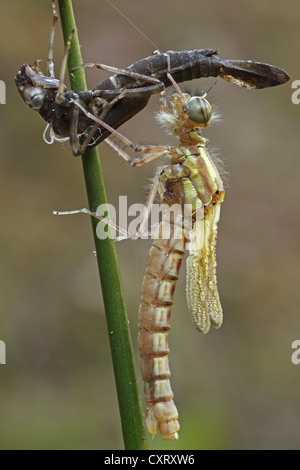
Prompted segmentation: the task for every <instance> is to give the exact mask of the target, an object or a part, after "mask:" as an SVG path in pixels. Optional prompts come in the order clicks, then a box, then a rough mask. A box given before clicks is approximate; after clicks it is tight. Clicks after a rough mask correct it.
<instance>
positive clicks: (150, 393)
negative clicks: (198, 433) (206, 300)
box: [138, 220, 185, 440]
mask: <svg viewBox="0 0 300 470" xmlns="http://www.w3.org/2000/svg"><path fill="white" fill-rule="evenodd" d="M163 227H164V220H162V222H161V224H160V226H159V231H158V237H157V238H156V239H155V240H154V242H153V245H152V247H151V249H150V252H149V255H148V262H147V269H146V274H145V277H144V280H143V284H142V295H141V303H140V308H139V315H138V325H139V335H138V346H139V352H140V357H141V372H142V377H143V381H144V397H145V401H146V404H147V411H146V423H147V427H148V430H149V432H150V433H151V434H156V426H157V425H158V427H159V431H160V433H161V435H162V437H163V438H164V439H168V440H172V439H177V438H178V435H177V431H178V430H179V428H180V426H179V422H178V412H177V409H176V406H175V404H174V401H173V392H172V389H171V385H170V370H169V359H168V355H169V352H170V350H169V345H168V331H169V329H170V317H171V306H172V304H173V295H174V291H175V285H176V281H177V279H178V273H179V269H180V266H181V262H182V258H183V255H184V253H185V240H184V238H183V237H181V239H175V238H174V232H175V231H176V229H178V228H179V230H180V231H181V234H182V227H181V226H180V227H175V226H174V224H173V225H172V224H171V229H170V231H171V236H170V238H169V239H163V238H161V235H162V231H163Z"/></svg>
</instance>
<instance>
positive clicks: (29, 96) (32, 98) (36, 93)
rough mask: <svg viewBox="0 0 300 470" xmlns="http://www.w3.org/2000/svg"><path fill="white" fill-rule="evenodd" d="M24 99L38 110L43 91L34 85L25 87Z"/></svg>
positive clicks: (41, 102)
mask: <svg viewBox="0 0 300 470" xmlns="http://www.w3.org/2000/svg"><path fill="white" fill-rule="evenodd" d="M23 93H24V100H25V101H26V103H27V104H28V105H29V106H30V107H31V108H32V109H34V110H36V111H39V110H40V109H41V107H42V106H43V102H44V93H43V91H42V90H41V89H39V88H36V87H25V89H24V92H23Z"/></svg>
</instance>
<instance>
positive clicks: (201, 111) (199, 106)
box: [187, 96, 212, 127]
mask: <svg viewBox="0 0 300 470" xmlns="http://www.w3.org/2000/svg"><path fill="white" fill-rule="evenodd" d="M187 112H188V115H189V121H191V124H193V123H194V125H196V127H207V126H208V125H209V123H210V119H211V115H212V109H211V105H210V103H209V102H208V101H207V100H206V99H205V98H204V96H193V97H192V98H191V99H190V100H189V101H188V102H187Z"/></svg>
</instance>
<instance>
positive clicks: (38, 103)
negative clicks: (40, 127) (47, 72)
mask: <svg viewBox="0 0 300 470" xmlns="http://www.w3.org/2000/svg"><path fill="white" fill-rule="evenodd" d="M15 81H16V85H17V88H18V90H19V93H20V95H21V96H22V98H23V100H24V101H25V103H26V104H28V106H30V108H32V109H34V110H36V111H40V110H41V109H42V106H43V104H44V99H45V95H46V93H45V91H46V89H47V90H49V89H55V90H57V89H58V86H59V80H56V79H55V78H52V77H46V76H44V75H41V74H39V73H37V72H35V71H34V69H33V68H32V67H31V66H30V65H28V64H23V65H22V67H21V69H20V70H19V72H18V73H17V75H16V78H15Z"/></svg>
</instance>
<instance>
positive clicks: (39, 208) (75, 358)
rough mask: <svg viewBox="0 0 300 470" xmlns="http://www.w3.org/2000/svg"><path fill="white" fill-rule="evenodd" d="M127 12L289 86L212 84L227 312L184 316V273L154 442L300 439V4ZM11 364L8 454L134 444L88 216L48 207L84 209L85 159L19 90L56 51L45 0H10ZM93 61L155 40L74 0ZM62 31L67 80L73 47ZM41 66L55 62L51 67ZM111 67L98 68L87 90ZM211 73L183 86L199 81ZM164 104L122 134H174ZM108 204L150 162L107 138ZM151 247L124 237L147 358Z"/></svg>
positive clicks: (4, 237)
mask: <svg viewBox="0 0 300 470" xmlns="http://www.w3.org/2000/svg"><path fill="white" fill-rule="evenodd" d="M115 4H116V5H117V6H118V7H120V8H121V9H122V11H123V12H124V13H125V14H126V15H128V17H129V18H130V19H131V20H132V21H133V22H135V23H136V24H137V25H138V26H139V28H140V29H142V30H143V31H144V32H145V33H146V34H147V35H148V36H149V37H150V38H152V39H153V40H154V42H155V43H156V44H157V45H158V46H159V47H160V49H161V50H163V51H166V50H169V49H173V50H185V49H196V48H206V47H207V48H219V54H220V56H221V57H222V58H224V59H252V60H257V61H261V62H267V63H270V64H274V65H277V66H280V67H282V68H284V69H285V70H286V71H287V72H289V74H290V75H291V81H290V82H289V83H288V84H286V85H284V86H281V87H277V88H273V89H266V90H261V91H248V90H245V89H240V88H238V87H235V86H233V85H231V84H229V83H226V82H224V81H223V80H221V79H219V80H218V84H217V85H216V86H215V87H214V89H213V90H212V92H211V94H210V101H211V102H215V103H217V104H218V106H219V109H220V111H221V112H222V115H223V121H222V123H221V124H218V125H215V126H212V128H211V129H208V130H207V132H206V134H205V135H206V136H208V137H209V138H210V143H211V145H212V146H215V147H217V148H218V149H220V155H221V156H222V160H223V161H224V164H225V170H226V172H228V173H229V175H228V177H227V178H226V180H227V188H226V189H227V193H226V200H225V203H224V204H223V207H222V216H221V222H220V227H219V240H218V249H217V252H218V253H217V256H218V282H219V290H220V294H221V299H222V304H223V309H224V315H225V322H224V326H223V327H222V328H221V329H220V330H218V331H211V332H210V333H209V335H207V336H206V337H203V336H201V335H199V333H197V332H196V331H195V330H194V329H193V327H192V324H191V322H190V319H189V316H188V311H187V306H186V301H185V273H184V270H185V267H184V266H183V267H182V273H181V280H180V282H179V285H178V287H177V290H176V295H175V305H174V309H173V317H172V329H171V333H170V345H171V356H170V361H171V370H172V385H173V390H174V391H175V401H176V404H177V405H178V408H179V411H180V418H181V426H182V430H181V432H180V439H179V441H178V442H175V443H174V442H172V443H167V442H163V441H162V440H161V439H160V438H159V437H158V438H156V439H154V440H151V442H150V445H151V447H152V448H153V449H158V448H165V449H267V448H269V449H299V448H300V442H299V441H300V437H299V433H300V400H299V387H300V365H299V366H296V365H293V364H292V362H291V354H292V349H291V343H292V342H293V341H294V340H295V339H300V316H299V300H300V299H299V291H300V289H299V281H300V279H299V277H300V276H299V202H298V200H299V195H298V186H299V179H300V174H299V173H300V171H299V170H300V166H299V116H300V106H296V105H293V104H292V102H291V94H292V90H291V83H292V81H293V80H296V79H300V67H299V46H300V44H299V24H298V22H299V14H300V4H299V1H298V0H290V1H289V2H288V5H287V4H286V3H285V2H282V1H280V0H272V1H270V0H269V1H265V2H261V1H252V2H246V1H240V0H239V1H238V0H227V1H222V0H215V1H205V2H204V1H202V0H190V1H189V2H182V1H179V0H172V1H171V0H164V1H163V2H161V1H159V2H158V1H152V2H148V1H146V0H130V1H127V2H121V1H120V0H115ZM0 6H1V15H0V48H1V49H0V64H1V65H0V70H1V73H0V79H1V80H4V81H5V83H6V86H7V104H6V105H1V106H0V120H1V124H0V126H1V133H0V149H1V161H0V165H1V168H0V187H1V202H0V204H1V234H0V237H1V238H0V256H1V261H0V276H1V280H0V314H1V316H0V339H1V340H3V341H5V342H6V346H7V365H6V366H4V365H3V366H0V376H1V400H0V423H1V424H0V448H1V449H89V448H98V449H120V448H123V443H122V436H121V429H120V422H119V414H118V405H117V399H116V393H115V384H114V378H113V374H112V365H111V359H110V351H109V344H108V339H107V332H106V323H105V316H104V311H103V305H102V299H101V291H100V287H99V280H98V273H97V267H96V261H95V259H94V257H93V255H92V253H91V251H92V249H93V241H92V234H91V227H90V222H89V219H88V218H87V217H85V216H73V217H65V218H59V217H54V216H53V215H52V210H53V209H73V208H80V207H84V206H86V195H85V188H84V181H83V174H82V169H81V161H80V159H79V158H74V157H73V156H72V154H71V151H70V148H69V146H68V144H67V145H66V146H65V148H63V147H62V146H61V144H59V143H55V144H54V145H52V146H50V145H46V144H45V143H44V142H43V140H42V133H43V131H44V128H45V123H44V122H43V120H42V119H41V117H40V116H39V115H38V114H37V113H35V112H34V111H32V110H30V109H29V108H28V107H26V105H25V103H23V102H22V100H21V98H20V96H19V94H18V92H17V89H16V87H15V84H14V76H15V74H16V72H17V71H18V69H19V67H20V65H21V64H22V63H24V62H25V61H28V62H30V63H33V61H34V60H35V59H44V61H46V59H47V53H48V41H49V31H50V25H51V21H52V18H51V2H50V0H49V1H44V2H40V1H37V0H27V1H20V0H15V1H14V2H7V1H3V0H2V1H1V2H0ZM74 9H75V14H76V18H77V26H78V29H79V37H80V41H81V45H82V54H83V57H84V60H85V61H87V62H88V61H96V62H97V61H98V62H102V63H106V64H110V65H115V66H120V67H125V66H127V65H129V64H131V63H132V62H135V61H136V60H138V59H140V58H142V57H145V56H148V55H151V53H152V51H153V46H152V45H151V44H149V43H148V42H147V41H146V40H144V38H143V37H141V36H140V35H139V34H138V32H137V31H136V30H134V29H133V28H132V27H131V26H130V25H129V24H128V23H127V22H126V21H124V19H123V18H122V17H120V16H119V15H118V14H117V13H116V12H115V11H114V10H113V9H112V8H111V7H110V6H109V5H108V4H107V3H106V2H105V1H104V0H101V1H100V0H98V1H96V0H94V1H92V0H88V1H85V2H83V1H81V2H80V1H79V0H77V1H76V0H74ZM62 51H63V46H62V35H61V31H60V24H59V26H58V34H57V37H56V43H55V59H56V74H58V70H59V66H60V61H61V57H62ZM43 66H44V68H45V66H46V64H45V62H44V64H43ZM107 76H108V75H107V74H105V72H100V71H91V72H89V74H88V83H89V86H90V87H91V88H92V87H93V86H95V85H96V84H97V83H98V82H100V81H102V80H104V78H106V77H107ZM213 80H214V79H211V80H200V81H195V82H193V83H187V84H186V88H189V89H191V90H199V89H201V88H204V87H206V86H208V84H211V83H212V82H213ZM157 110H158V96H157V95H156V96H154V97H153V98H152V99H151V103H150V105H149V106H148V107H147V108H146V109H145V110H144V111H143V112H142V113H141V114H139V115H138V116H136V117H135V118H134V119H132V121H131V122H129V123H127V124H126V125H125V126H123V128H122V130H123V132H124V133H125V134H126V135H127V136H128V137H130V138H131V139H132V140H134V141H135V142H137V143H138V142H140V141H142V140H146V141H150V142H157V143H167V142H170V140H171V141H172V139H171V138H170V137H168V136H167V135H165V133H164V132H163V130H162V129H160V128H159V125H158V124H157V122H156V120H155V119H154V112H155V111H157ZM100 150H102V151H101V153H102V154H103V158H102V165H103V172H104V176H105V181H106V187H107V195H108V201H109V202H110V203H112V204H117V202H118V196H119V195H128V198H129V203H134V202H143V201H144V198H145V194H146V191H147V186H148V184H149V178H151V176H152V175H153V172H154V168H155V165H156V163H153V164H149V165H147V166H145V167H143V168H139V169H135V168H131V167H130V166H129V165H127V164H126V163H124V162H123V161H121V159H120V158H118V157H117V156H115V155H114V154H113V153H112V152H110V151H109V150H107V148H106V146H105V144H102V146H101V147H100ZM149 247H150V242H149V241H136V242H133V241H123V242H121V243H119V244H118V245H117V251H118V257H119V262H120V269H121V273H122V278H123V285H124V291H125V296H126V302H127V307H128V315H129V319H130V328H131V331H132V337H133V343H134V347H135V354H136V359H137V363H138V358H137V352H136V340H135V338H136V335H137V309H138V303H139V292H140V286H141V281H142V277H143V273H144V269H145V264H146V255H147V250H148V249H149Z"/></svg>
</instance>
